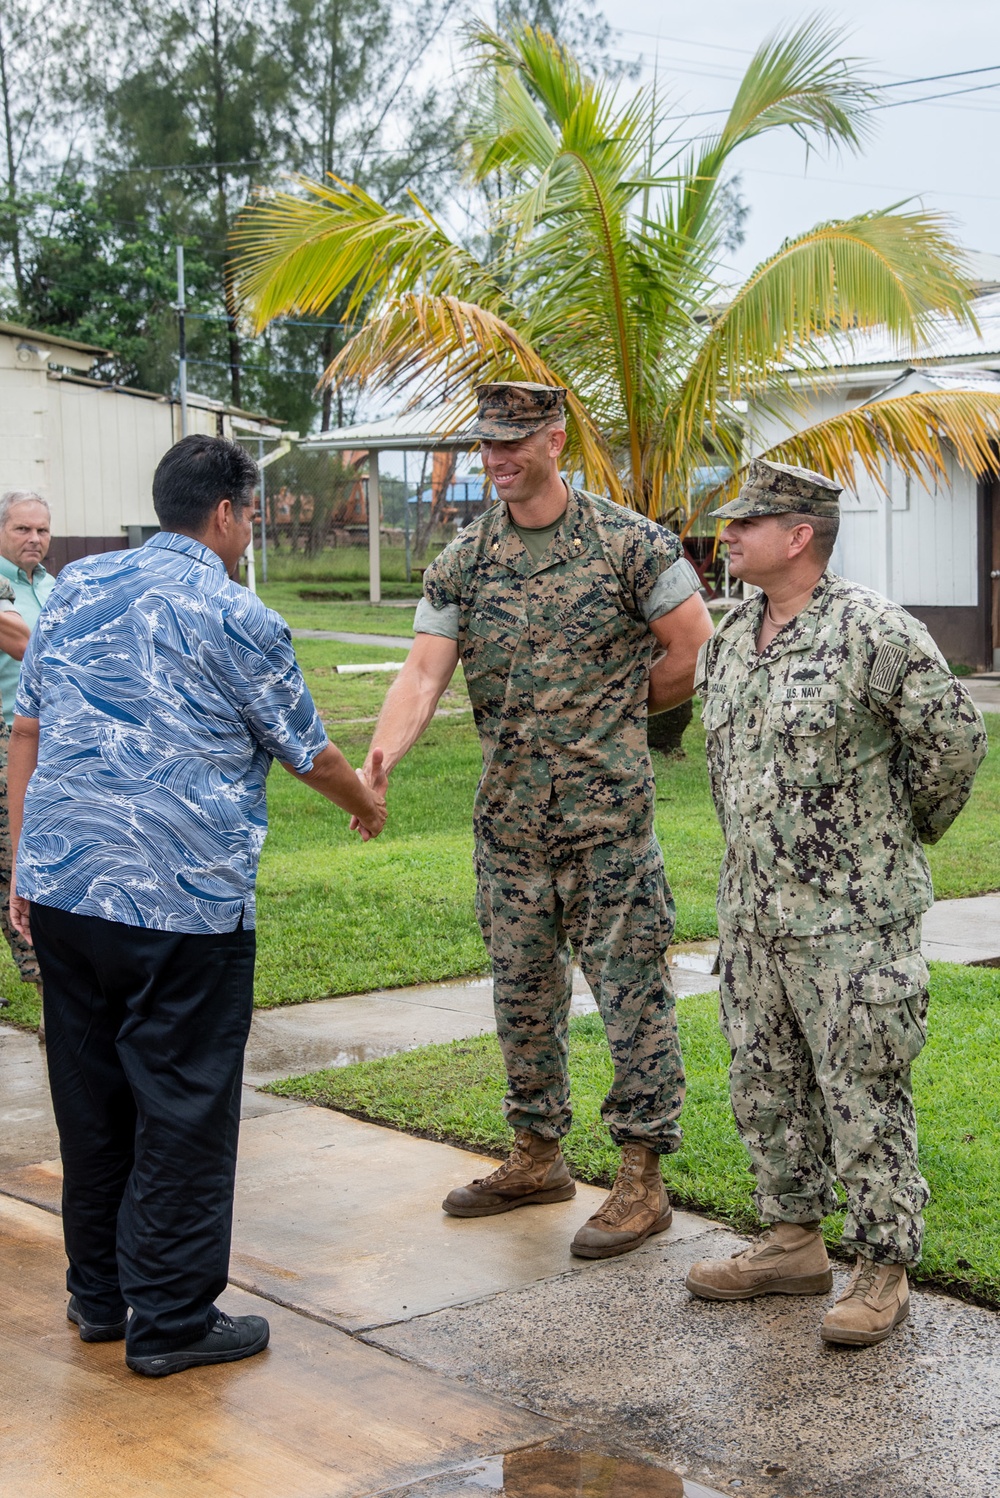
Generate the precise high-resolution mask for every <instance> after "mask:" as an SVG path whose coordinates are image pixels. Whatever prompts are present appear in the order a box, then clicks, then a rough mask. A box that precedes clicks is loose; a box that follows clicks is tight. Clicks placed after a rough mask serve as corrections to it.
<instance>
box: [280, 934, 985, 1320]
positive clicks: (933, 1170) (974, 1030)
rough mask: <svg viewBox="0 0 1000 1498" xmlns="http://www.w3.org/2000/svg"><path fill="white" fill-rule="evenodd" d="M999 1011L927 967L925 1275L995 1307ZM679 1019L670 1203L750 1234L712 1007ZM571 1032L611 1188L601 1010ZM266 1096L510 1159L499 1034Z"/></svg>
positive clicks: (832, 1225) (919, 1093)
mask: <svg viewBox="0 0 1000 1498" xmlns="http://www.w3.org/2000/svg"><path fill="white" fill-rule="evenodd" d="M998 1005H1000V972H995V971H992V970H990V969H980V968H963V967H954V966H952V965H950V964H945V963H935V964H933V965H932V976H931V1008H930V1033H929V1039H928V1043H927V1046H926V1048H925V1050H924V1052H923V1054H922V1055H921V1056H920V1058H919V1059H918V1061H917V1063H916V1066H915V1068H914V1088H915V1093H916V1102H917V1111H918V1116H919V1120H920V1155H921V1164H922V1168H923V1170H924V1172H925V1174H926V1176H927V1178H928V1180H929V1182H930V1186H931V1192H932V1201H931V1205H930V1207H929V1209H928V1212H927V1243H926V1247H925V1252H924V1260H923V1264H922V1266H921V1268H920V1271H919V1275H918V1277H919V1278H921V1279H924V1280H932V1281H934V1282H936V1283H938V1284H941V1285H944V1286H947V1287H949V1288H951V1289H957V1290H959V1291H961V1292H962V1293H965V1294H968V1295H972V1296H974V1297H976V1298H978V1299H981V1300H984V1301H986V1302H988V1303H989V1304H991V1305H1000V1234H998V1233H997V1231H996V1199H997V1190H996V1182H997V1175H998V1169H1000V1158H998V1155H1000V1052H998V1049H997V1045H996V1039H995V1031H996V1019H995V1017H996V1012H997V1007H998ZM678 1011H679V1020H680V1032H681V1043H682V1046H683V1049H684V1058H685V1064H686V1067H687V1072H688V1092H687V1100H686V1102H685V1107H684V1116H683V1124H684V1147H683V1148H682V1150H681V1151H680V1153H679V1154H677V1155H673V1156H669V1157H668V1158H666V1159H665V1160H664V1162H663V1174H664V1176H665V1178H666V1180H667V1184H668V1187H669V1190H670V1194H671V1196H672V1198H673V1200H674V1201H675V1203H677V1204H679V1205H682V1206H686V1207H689V1208H693V1209H697V1210H700V1211H703V1212H708V1213H709V1214H711V1215H712V1216H714V1217H718V1218H721V1219H722V1220H724V1221H726V1222H728V1223H731V1224H732V1225H733V1226H734V1227H736V1228H739V1229H743V1230H746V1229H749V1228H751V1227H752V1226H753V1225H754V1222H755V1217H754V1213H753V1206H752V1201H751V1192H752V1179H751V1175H750V1171H749V1168H748V1165H747V1159H746V1155H745V1153H744V1151H743V1147H742V1145H741V1144H740V1141H739V1139H738V1137H737V1134H736V1130H735V1128H734V1126H733V1121H732V1114H731V1112H730V1107H729V1096H728V1085H727V1066H728V1059H729V1058H728V1052H727V1050H726V1046H725V1043H724V1042H723V1039H722V1036H721V1034H720V1032H719V1027H718V1020H717V999H716V997H715V996H714V995H702V996H700V997H696V998H685V999H681V1000H680V1001H679V1004H678ZM570 1032H571V1033H570V1073H571V1077H572V1087H573V1110H574V1121H573V1127H572V1129H571V1131H570V1134H569V1137H568V1139H567V1141H566V1146H565V1148H566V1154H567V1157H568V1159H569V1161H570V1164H571V1166H572V1169H573V1172H574V1174H575V1175H576V1176H578V1177H579V1179H581V1180H584V1181H591V1182H593V1183H595V1184H597V1185H607V1184H609V1183H610V1181H611V1179H612V1178H613V1176H614V1173H615V1169H616V1166H617V1151H616V1150H615V1148H614V1146H613V1145H612V1144H611V1141H610V1138H609V1136H608V1133H607V1130H606V1129H605V1127H604V1125H603V1124H602V1122H601V1117H600V1105H601V1099H602V1098H603V1096H604V1094H605V1092H606V1091H607V1088H608V1086H609V1085H610V1081H611V1060H610V1057H609V1055H608V1048H607V1042H606V1040H605V1038H604V1031H603V1026H602V1024H601V1021H600V1019H599V1017H598V1016H597V1015H586V1016H585V1017H583V1018H580V1019H576V1020H573V1021H572V1022H571V1025H570ZM268 1090H269V1091H272V1092H276V1093H279V1094H281V1095H282V1096H285V1097H300V1098H306V1099H308V1100H309V1101H311V1102H315V1103H321V1104H324V1105H325V1106H327V1107H331V1108H338V1109H341V1110H343V1111H346V1112H349V1113H353V1114H357V1115H360V1116H361V1117H364V1118H369V1119H373V1120H374V1121H376V1122H379V1123H388V1124H392V1125H394V1126H395V1127H397V1128H400V1129H404V1130H407V1131H409V1132H411V1133H418V1134H422V1135H424V1136H427V1137H430V1138H432V1139H441V1140H448V1141H451V1142H453V1143H457V1144H462V1145H465V1146H467V1147H470V1148H474V1149H478V1150H482V1151H484V1152H486V1153H489V1154H496V1155H501V1154H503V1153H504V1152H505V1150H506V1149H507V1147H508V1145H509V1142H510V1138H511V1135H510V1131H509V1129H508V1128H507V1125H506V1124H505V1123H504V1121H503V1118H502V1116H501V1113H500V1101H501V1098H502V1097H503V1091H504V1076H503V1066H502V1063H501V1060H500V1051H499V1047H498V1045H497V1042H496V1037H495V1036H492V1035H486V1036H482V1037H477V1038H474V1039H470V1040H458V1041H454V1042H452V1043H451V1044H450V1045H435V1046H424V1047H422V1048H421V1049H419V1050H415V1051H409V1052H405V1053H403V1054H402V1055H397V1056H389V1057H386V1058H385V1059H383V1060H379V1061H367V1062H362V1063H360V1064H357V1065H354V1066H345V1067H343V1068H339V1069H335V1070H330V1071H322V1072H315V1073H313V1074H312V1075H311V1076H307V1077H299V1078H291V1079H289V1080H287V1081H284V1082H276V1083H274V1084H273V1086H272V1087H271V1088H270V1089H268ZM840 1227H841V1220H840V1219H839V1218H836V1217H834V1218H830V1219H829V1220H828V1222H827V1224H826V1233H827V1237H828V1240H829V1241H830V1243H831V1244H832V1245H834V1244H836V1242H837V1239H838V1236H839V1233H840Z"/></svg>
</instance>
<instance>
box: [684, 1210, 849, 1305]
mask: <svg viewBox="0 0 1000 1498" xmlns="http://www.w3.org/2000/svg"><path fill="white" fill-rule="evenodd" d="M685 1283H686V1285H687V1288H688V1289H689V1290H690V1291H691V1294H692V1295H700V1296H701V1298H702V1300H750V1299H751V1298H752V1297H753V1296H755V1295H823V1294H825V1293H826V1292H827V1291H828V1290H832V1289H833V1270H832V1269H831V1268H830V1261H829V1259H828V1258H827V1256H826V1244H825V1243H824V1242H823V1235H822V1233H821V1232H820V1230H819V1223H818V1222H805V1223H798V1222H772V1223H771V1224H770V1226H769V1227H766V1228H765V1229H764V1231H763V1232H762V1233H761V1234H760V1236H759V1237H757V1238H755V1239H754V1241H753V1242H752V1243H751V1244H750V1246H749V1247H748V1248H743V1249H740V1251H739V1253H735V1254H733V1256H732V1257H731V1258H729V1259H702V1260H701V1261H700V1262H699V1263H697V1264H692V1266H691V1271H690V1273H689V1274H688V1277H687V1280H686V1281H685Z"/></svg>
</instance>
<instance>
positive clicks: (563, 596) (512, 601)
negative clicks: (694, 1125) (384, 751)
mask: <svg viewBox="0 0 1000 1498" xmlns="http://www.w3.org/2000/svg"><path fill="white" fill-rule="evenodd" d="M477 393H478V395H479V409H480V419H479V424H478V427H477V433H478V435H479V436H481V437H483V438H484V439H486V440H496V441H498V442H499V441H513V440H517V439H518V436H519V435H523V434H525V433H527V434H530V433H533V432H535V431H538V430H539V429H541V428H542V427H543V426H544V425H545V424H546V423H551V421H552V419H553V417H555V418H556V419H558V418H559V417H561V414H562V401H563V395H564V392H562V391H559V390H555V389H551V388H549V387H540V386H532V385H527V384H521V383H516V384H503V385H494V386H484V387H480V389H479V391H478V392H477ZM697 592H698V579H697V575H696V574H695V572H694V569H693V568H692V567H691V566H690V564H689V563H688V562H687V561H685V560H684V559H683V556H682V549H681V546H680V542H679V541H678V539H677V537H676V536H674V535H673V534H672V533H670V532H668V531H666V530H663V529H661V528H660V527H658V526H656V525H654V524H652V523H651V522H650V521H648V520H645V519H643V518H641V517H640V516H638V515H637V514H635V513H634V512H632V511H629V510H626V509H623V508H622V507H620V506H618V505H615V504H613V503H611V502H610V501H607V500H604V499H600V498H598V497H597V496H595V495H592V494H588V493H585V492H583V491H581V490H577V489H572V488H569V487H568V486H567V501H566V509H565V512H564V514H563V516H562V517H561V520H560V521H559V522H558V524H557V525H556V526H555V527H554V533H553V535H552V539H551V540H550V541H549V543H548V546H547V549H546V550H545V551H544V553H543V554H540V555H539V557H538V559H535V558H534V557H533V556H532V555H531V551H530V550H529V548H528V546H527V545H526V544H525V543H524V541H523V540H522V538H521V535H520V534H519V531H518V528H517V526H516V525H515V524H513V523H512V520H511V516H510V513H509V511H508V506H507V505H506V504H504V503H500V504H498V505H496V506H494V507H493V508H492V509H490V510H488V511H487V512H486V513H485V514H484V515H483V516H482V517H481V518H480V519H478V520H477V521H475V522H474V523H473V524H471V525H469V526H467V527H466V528H465V529H464V530H463V531H462V532H461V534H460V535H459V536H458V537H457V538H456V539H455V540H454V541H453V542H451V544H450V545H449V546H447V547H446V548H445V550H444V551H443V552H442V553H441V554H440V556H439V557H438V558H437V559H436V561H435V562H434V563H433V564H432V565H431V566H430V567H429V568H428V569H427V572H426V574H425V577H424V598H423V601H422V602H421V604H420V606H419V608H418V610H417V615H416V619H415V623H414V629H415V631H416V633H417V636H418V639H419V637H420V635H421V634H424V633H427V634H440V635H444V636H446V637H447V638H448V639H452V640H454V641H456V642H457V647H458V654H459V658H460V660H461V663H462V666H463V669H464V673H465V679H466V683H467V686H468V690H469V696H470V698H471V701H472V706H473V710H474V714H475V720H476V726H477V728H478V730H479V735H480V739H481V743H482V750H483V773H482V778H481V780H480V783H479V788H478V792H477V796H476V803H475V811H474V831H475V866H476V877H477V900H476V909H477V915H478V918H479V922H480V926H481V929H482V932H483V937H484V939H485V941H486V944H487V947H488V948H489V951H490V956H491V958H492V965H493V981H494V1003H495V1008H496V1016H497V1031H498V1036H499V1040H500V1046H501V1049H502V1052H503V1057H504V1062H505V1065H506V1069H507V1077H508V1091H507V1095H506V1098H505V1100H504V1113H505V1115H506V1117H507V1119H508V1120H509V1122H510V1124H511V1125H512V1127H513V1128H514V1130H515V1131H516V1141H517V1143H516V1148H515V1151H514V1154H513V1155H512V1156H511V1159H510V1160H508V1161H507V1162H506V1163H505V1165H504V1166H502V1167H501V1169H500V1171H499V1172H497V1173H495V1176H493V1177H489V1178H487V1180H486V1181H485V1182H476V1183H473V1186H472V1187H469V1188H461V1189H460V1190H458V1191H457V1192H453V1193H452V1194H451V1196H449V1198H448V1200H447V1201H446V1202H445V1208H446V1210H448V1211H449V1212H453V1213H455V1215H460V1216H474V1215H477V1216H478V1215H485V1214H486V1213H489V1212H493V1211H505V1210H508V1208H509V1207H511V1206H516V1205H522V1204H525V1203H526V1200H528V1199H530V1200H532V1201H541V1200H546V1201H549V1200H561V1199H564V1198H565V1197H567V1196H569V1195H572V1192H573V1189H574V1188H573V1186H572V1182H571V1181H570V1178H569V1175H568V1172H566V1170H565V1166H564V1165H563V1162H562V1160H561V1156H560V1155H559V1148H558V1145H559V1140H561V1139H562V1138H563V1136H564V1135H565V1134H566V1132H567V1131H568V1129H569V1126H570V1120H571V1113H570V1098H569V1075H568V1071H567V1025H568V1019H569V1012H570V1004H571V999H572V952H573V951H575V954H576V957H577V960H578V961H579V963H580V965H581V967H582V968H583V971H584V974H585V975H586V977H587V979H588V981H589V983H590V985H591V987H592V989H593V991H594V995H595V997H596V999H597V1003H598V1006H599V1008H600V1012H601V1015H602V1017H603V1020H604V1024H605V1028H606V1031H607V1035H608V1041H609V1045H610V1050H611V1056H612V1061H613V1067H614V1077H613V1081H612V1085H611V1089H610V1091H609V1093H608V1095H607V1098H606V1099H605V1102H604V1105H603V1109H602V1113H603V1117H604V1120H605V1122H606V1123H607V1125H608V1127H609V1129H610V1131H611V1135H612V1138H613V1139H614V1140H615V1142H616V1143H617V1144H619V1145H620V1146H622V1147H623V1150H624V1151H625V1153H623V1170H626V1167H628V1168H627V1170H626V1174H628V1172H629V1171H631V1173H632V1175H634V1176H635V1177H636V1180H635V1181H632V1185H633V1186H635V1185H636V1182H637V1181H638V1178H639V1177H640V1176H642V1177H643V1178H644V1179H646V1178H647V1177H648V1181H647V1184H649V1185H650V1190H651V1191H653V1192H654V1193H655V1192H662V1181H661V1180H660V1176H659V1167H658V1163H657V1160H656V1157H657V1156H658V1155H660V1154H663V1153H669V1152H671V1151H673V1150H676V1149H677V1148H678V1146H679V1144H680V1140H681V1129H680V1123H679V1115H680V1111H681V1104H682V1101H683V1097H684V1073H683V1067H682V1063H681V1056H680V1049H679V1045H678V1040H677V1026H676V1018H675V1012H674V996H673V991H672V988H671V983H670V976H669V970H668V967H667V959H666V951H667V946H668V943H669V941H670V937H671V934H672V931H673V925H674V907H673V901H672V899H671V896H670V891H669V888H668V886H667V883H666V879H665V876H664V869H663V858H662V855H661V852H660V848H659V845H658V843H657V841H656V838H655V835H654V832H653V813H654V805H655V795H654V781H653V773H652V766H651V763H650V758H649V751H648V748H647V744H646V702H647V693H648V684H649V673H650V664H651V657H652V653H653V649H654V647H655V646H656V640H655V638H654V635H653V634H651V632H650V625H651V624H652V623H655V622H656V621H657V620H658V619H660V618H662V617H663V616H664V615H666V614H668V613H669V612H670V611H672V610H673V609H674V608H676V607H678V606H680V605H681V604H682V603H684V602H685V601H686V600H688V599H690V598H693V597H696V596H697ZM708 628H709V626H708V623H707V618H706V630H705V632H707V630H708ZM701 638H703V634H702V635H699V640H698V641H695V647H696V646H697V643H698V642H699V641H700V639H701ZM693 659H694V651H693V650H692V667H693ZM404 685H405V683H404V682H403V681H402V680H401V682H400V689H402V688H403V687H404ZM372 742H373V745H374V744H378V743H380V742H381V739H380V737H379V733H378V731H376V735H375V738H374V739H373V741H372ZM634 1146H640V1147H641V1150H640V1153H639V1154H638V1155H629V1154H628V1151H629V1149H630V1147H634ZM642 1151H646V1152H648V1158H647V1157H646V1155H645V1154H643V1153H642ZM532 1161H534V1163H535V1165H536V1166H537V1165H538V1164H539V1162H540V1163H541V1164H542V1165H543V1166H545V1167H547V1169H546V1170H542V1171H541V1172H540V1174H539V1171H538V1170H536V1171H535V1176H534V1177H533V1178H532V1179H533V1182H534V1185H533V1187H532V1189H531V1190H530V1191H525V1190H521V1187H522V1186H524V1184H525V1181H526V1180H527V1178H528V1177H529V1176H531V1165H532ZM654 1171H655V1177H656V1180H655V1182H654V1181H653V1180H652V1175H653V1172H654ZM541 1177H544V1180H542V1179H541ZM640 1194H641V1193H640ZM626 1195H627V1193H626ZM633 1196H634V1192H633ZM630 1199H631V1198H630ZM664 1199H665V1198H664ZM624 1200H625V1198H623V1197H622V1195H621V1193H619V1197H618V1201H619V1203H621V1202H622V1201H624ZM610 1210H611V1217H610V1219H609V1222H610V1226H609V1225H608V1223H605V1225H604V1226H605V1231H603V1233H602V1234H599V1235H598V1237H594V1235H593V1234H591V1237H594V1241H593V1242H591V1241H589V1239H588V1237H587V1234H586V1233H583V1230H581V1232H582V1233H583V1237H581V1235H579V1234H578V1235H577V1239H576V1240H574V1252H578V1253H583V1254H586V1255H587V1256H594V1257H597V1256H604V1253H605V1252H606V1251H607V1252H623V1251H625V1249H626V1248H631V1247H634V1246H636V1244H637V1242H638V1241H641V1238H635V1241H632V1238H631V1236H630V1233H629V1230H628V1227H627V1223H626V1218H627V1217H628V1210H627V1207H626V1206H625V1205H619V1206H615V1207H614V1208H613V1209H610ZM616 1214H617V1215H616ZM655 1215H656V1216H657V1217H658V1219H661V1220H659V1226H660V1227H665V1226H666V1225H667V1222H668V1221H669V1204H667V1206H666V1210H665V1212H663V1211H660V1210H659V1209H657V1213H656V1214H655ZM650 1220H651V1222H652V1218H651V1219H650ZM618 1229H620V1231H617V1230H618ZM653 1230H658V1228H655V1229H653ZM643 1236H645V1232H644V1233H643ZM609 1243H610V1247H609Z"/></svg>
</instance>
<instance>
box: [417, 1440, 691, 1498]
mask: <svg viewBox="0 0 1000 1498" xmlns="http://www.w3.org/2000/svg"><path fill="white" fill-rule="evenodd" d="M697 1492H698V1494H699V1495H704V1498H708V1490H707V1489H705V1488H699V1489H697ZM691 1493H692V1490H691V1489H688V1488H686V1487H685V1484H684V1481H683V1479H682V1478H681V1477H679V1476H678V1474H677V1473H676V1472H667V1471H665V1470H664V1469H663V1468H662V1467H653V1466H651V1465H650V1464H649V1463H648V1462H640V1461H634V1460H629V1459H627V1458H624V1457H618V1456H612V1455H610V1454H609V1453H607V1452H602V1451H569V1450H564V1449H562V1448H559V1447H555V1448H553V1447H549V1446H546V1447H538V1446H536V1447H532V1448H531V1449H530V1450H528V1451H512V1452H508V1454H507V1455H506V1456H494V1457H485V1458H484V1459H483V1460H482V1461H479V1462H476V1463H475V1464H474V1465H472V1466H469V1467H465V1468H463V1470H462V1471H460V1472H451V1473H449V1474H447V1475H446V1476H445V1475H442V1476H441V1477H432V1478H428V1479H427V1480H426V1481H424V1482H420V1483H416V1484H414V1485H413V1486H410V1487H407V1488H404V1489H403V1490H402V1491H401V1493H400V1498H488V1495H491V1494H492V1495H494V1498H501V1495H502V1498H685V1495H688V1498H690V1495H691Z"/></svg>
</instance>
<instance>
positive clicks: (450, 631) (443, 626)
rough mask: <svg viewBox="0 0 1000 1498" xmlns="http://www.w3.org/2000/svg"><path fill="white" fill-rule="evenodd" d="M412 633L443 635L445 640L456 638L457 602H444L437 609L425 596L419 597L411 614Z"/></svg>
mask: <svg viewBox="0 0 1000 1498" xmlns="http://www.w3.org/2000/svg"><path fill="white" fill-rule="evenodd" d="M413 633H414V634H416V635H443V636H444V638H445V639H446V640H457V639H458V604H457V603H446V604H445V606H444V608H441V609H437V608H435V607H434V605H433V604H432V603H431V602H430V600H429V599H427V598H421V600H420V602H419V603H418V604H417V612H416V613H415V614H414V616H413Z"/></svg>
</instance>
